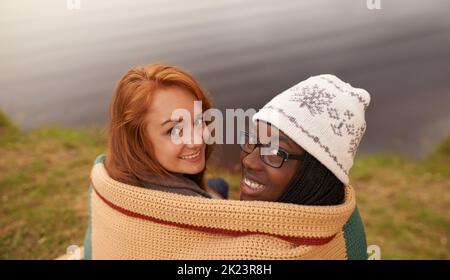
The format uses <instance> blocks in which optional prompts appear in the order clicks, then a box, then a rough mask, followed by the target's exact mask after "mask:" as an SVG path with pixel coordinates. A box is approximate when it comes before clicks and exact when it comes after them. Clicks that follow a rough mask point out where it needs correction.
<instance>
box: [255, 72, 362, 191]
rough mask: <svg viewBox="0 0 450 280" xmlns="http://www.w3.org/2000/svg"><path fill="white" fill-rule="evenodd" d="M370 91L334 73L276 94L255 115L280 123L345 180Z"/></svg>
mask: <svg viewBox="0 0 450 280" xmlns="http://www.w3.org/2000/svg"><path fill="white" fill-rule="evenodd" d="M369 103H370V95H369V93H368V92H367V91H366V90H364V89H360V88H354V87H352V86H351V85H350V84H348V83H345V82H343V81H342V80H340V79H339V78H338V77H336V76H334V75H329V74H325V75H319V76H313V77H310V78H308V79H307V80H305V81H302V82H300V83H298V84H297V85H295V86H293V87H291V88H290V89H288V90H286V91H284V92H282V93H280V94H278V95H277V96H275V97H274V98H273V99H272V100H271V101H270V102H269V103H267V104H266V105H265V106H264V107H263V108H262V109H261V110H259V111H258V113H256V114H255V115H254V116H253V121H254V122H256V121H257V120H261V121H265V122H268V123H270V124H271V125H273V126H275V127H277V128H278V129H279V130H281V131H282V132H284V133H285V134H286V135H287V136H289V138H291V139H292V140H293V141H295V142H296V143H297V144H298V145H299V146H301V147H302V148H303V149H304V150H306V151H307V152H308V153H309V154H311V155H312V156H314V157H315V158H316V159H317V160H318V161H320V162H321V163H322V164H323V165H325V166H326V167H327V168H328V169H329V170H330V171H331V172H333V174H334V175H336V177H337V178H338V179H339V180H340V181H341V182H343V183H344V184H348V183H349V177H348V174H349V170H350V168H351V167H352V165H353V158H354V157H355V154H356V150H357V148H358V145H359V142H360V141H361V138H362V136H363V135H364V132H365V130H366V121H365V119H364V113H365V111H366V109H367V107H368V106H369Z"/></svg>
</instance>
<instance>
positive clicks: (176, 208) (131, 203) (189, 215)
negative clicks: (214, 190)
mask: <svg viewBox="0 0 450 280" xmlns="http://www.w3.org/2000/svg"><path fill="white" fill-rule="evenodd" d="M91 180H92V184H91V189H90V215H89V229H88V232H87V235H86V240H85V252H86V253H85V258H86V259H347V258H349V257H351V256H354V257H356V258H365V257H366V256H365V251H366V248H365V247H364V246H365V239H364V232H363V228H362V224H361V225H360V219H359V214H358V213H357V211H355V212H354V210H355V193H354V190H353V188H352V187H351V186H347V187H346V190H345V202H344V203H343V204H341V205H338V206H301V205H294V204H286V203H277V202H262V201H237V200H219V199H208V198H201V197H191V196H183V195H179V194H174V193H168V192H162V191H156V190H150V189H145V188H141V187H136V186H131V185H127V184H123V183H120V182H118V181H115V180H113V179H112V178H110V177H109V176H108V173H107V171H106V169H105V167H104V165H103V163H102V162H101V161H97V162H96V164H94V167H93V169H92V172H91ZM352 213H353V215H352ZM355 213H356V214H358V215H357V217H356V220H355V219H354V218H353V217H354V216H355ZM351 217H352V219H349V218H351ZM353 220H354V221H353ZM355 225H356V226H355ZM346 227H347V228H346ZM361 230H362V233H361ZM347 231H349V232H347ZM355 233H356V234H355ZM361 237H362V238H363V239H364V240H361ZM349 238H350V239H353V240H349ZM349 250H352V252H349ZM355 250H356V251H355ZM353 251H355V252H353ZM349 254H351V255H350V256H349ZM357 256H358V257H357Z"/></svg>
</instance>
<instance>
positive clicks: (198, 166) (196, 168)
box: [180, 159, 205, 175]
mask: <svg viewBox="0 0 450 280" xmlns="http://www.w3.org/2000/svg"><path fill="white" fill-rule="evenodd" d="M180 169H181V171H180V173H184V174H189V175H193V174H198V173H200V172H202V171H203V170H204V169H205V160H204V159H203V160H201V161H199V162H197V163H183V166H182V168H180Z"/></svg>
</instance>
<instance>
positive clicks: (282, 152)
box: [239, 131, 306, 168]
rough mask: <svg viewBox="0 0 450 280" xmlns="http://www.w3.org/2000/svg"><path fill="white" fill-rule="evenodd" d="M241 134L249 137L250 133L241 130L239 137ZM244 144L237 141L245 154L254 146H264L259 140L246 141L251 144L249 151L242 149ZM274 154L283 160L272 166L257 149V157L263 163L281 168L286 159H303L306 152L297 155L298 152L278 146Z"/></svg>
mask: <svg viewBox="0 0 450 280" xmlns="http://www.w3.org/2000/svg"><path fill="white" fill-rule="evenodd" d="M242 136H247V137H249V136H250V135H249V133H248V132H246V131H241V137H242ZM241 139H242V138H241ZM245 144H246V143H239V146H240V147H241V150H242V151H243V152H245V153H247V154H251V153H252V152H253V151H254V150H255V149H256V148H258V147H263V146H264V144H262V143H259V142H256V143H255V144H250V143H248V144H249V145H253V148H252V150H251V151H250V152H249V151H246V150H245V149H244V145H245ZM276 155H277V156H281V157H282V158H283V161H282V162H281V163H280V165H279V166H274V165H272V164H270V163H267V162H266V161H265V160H264V155H262V154H261V149H259V157H260V159H261V161H262V162H264V164H267V165H268V166H270V167H273V168H281V167H282V166H283V164H284V163H285V162H286V161H288V160H290V159H294V160H304V159H305V157H306V152H305V153H304V154H301V155H299V154H290V153H289V152H287V151H285V150H283V149H282V148H280V147H278V150H277V154H276Z"/></svg>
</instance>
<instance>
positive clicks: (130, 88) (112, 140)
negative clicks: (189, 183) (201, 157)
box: [105, 64, 212, 188]
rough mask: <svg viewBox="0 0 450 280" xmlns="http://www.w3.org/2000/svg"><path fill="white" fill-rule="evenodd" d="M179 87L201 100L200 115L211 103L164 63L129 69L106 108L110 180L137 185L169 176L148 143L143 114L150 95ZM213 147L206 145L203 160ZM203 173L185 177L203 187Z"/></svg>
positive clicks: (184, 76) (180, 72) (191, 81)
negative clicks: (107, 112)
mask: <svg viewBox="0 0 450 280" xmlns="http://www.w3.org/2000/svg"><path fill="white" fill-rule="evenodd" d="M173 86H175V87H180V88H183V89H185V90H188V91H189V92H191V93H192V94H194V95H195V96H196V98H197V100H199V101H202V107H203V108H202V109H203V112H204V111H206V110H207V109H209V108H211V101H210V99H209V98H208V97H207V95H206V93H205V91H204V90H203V89H202V88H201V87H200V85H199V84H198V83H197V81H195V79H194V78H193V77H192V76H191V75H189V74H188V73H186V72H184V71H183V70H181V69H179V68H177V67H174V66H170V65H164V64H151V65H149V66H147V67H135V68H132V69H131V70H129V71H128V72H127V73H126V74H125V75H124V76H123V77H122V78H121V79H120V81H119V82H118V84H117V86H116V90H115V94H114V96H113V98H112V101H111V104H110V109H109V123H108V128H107V143H108V153H107V157H106V161H105V167H106V170H107V171H108V174H109V175H110V176H111V178H113V179H115V180H117V181H120V182H123V183H126V184H132V185H140V184H141V182H142V181H144V182H145V180H146V178H148V177H150V176H155V175H159V176H170V175H171V173H170V172H169V171H167V170H166V169H165V168H164V167H163V166H161V164H160V163H159V162H158V160H157V159H156V157H155V155H154V153H153V147H152V143H151V142H150V141H149V140H147V139H148V137H147V135H146V133H147V132H146V131H147V130H146V129H145V128H146V126H147V121H146V120H145V115H146V114H147V111H148V109H149V106H150V102H151V97H152V93H153V92H155V91H156V89H158V88H162V87H173ZM211 151H212V146H211V145H206V152H205V154H206V160H208V158H209V156H210V155H211ZM204 172H205V170H203V171H202V172H200V173H199V174H195V175H186V176H187V177H188V178H190V179H192V180H194V181H195V182H196V183H197V184H198V185H199V186H200V187H202V188H204Z"/></svg>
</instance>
